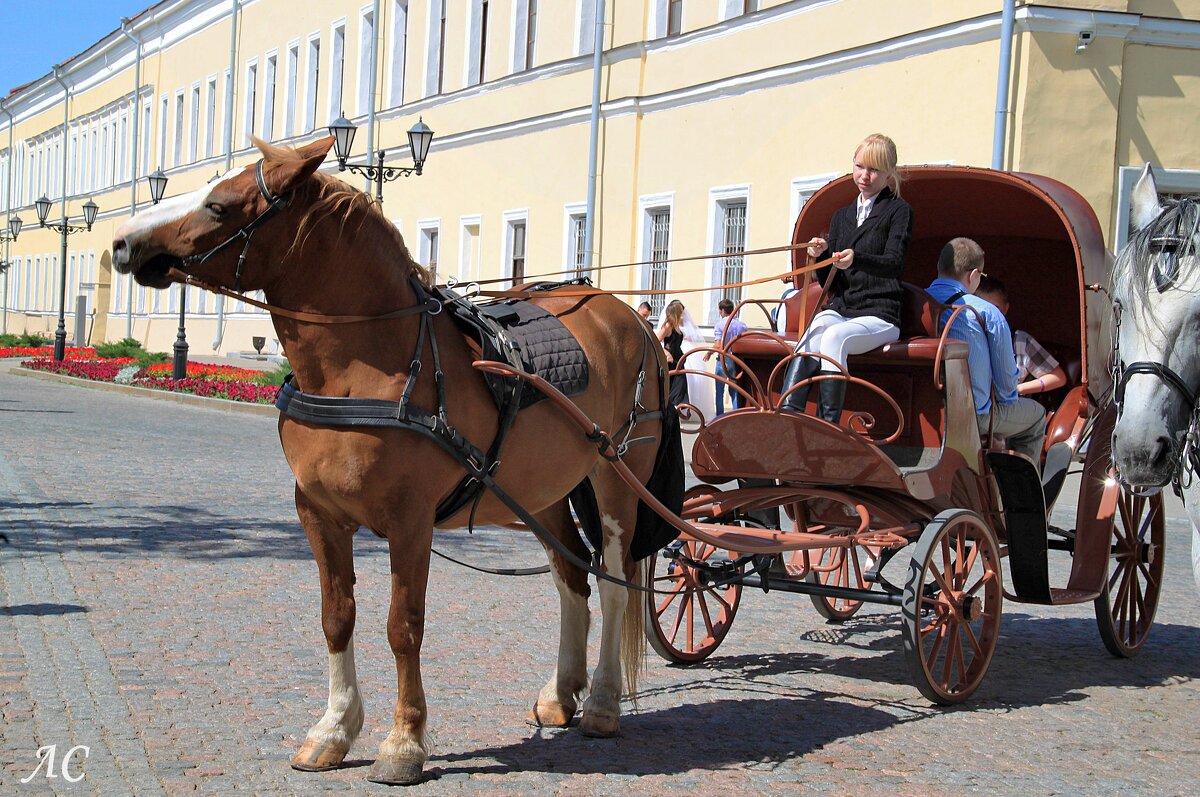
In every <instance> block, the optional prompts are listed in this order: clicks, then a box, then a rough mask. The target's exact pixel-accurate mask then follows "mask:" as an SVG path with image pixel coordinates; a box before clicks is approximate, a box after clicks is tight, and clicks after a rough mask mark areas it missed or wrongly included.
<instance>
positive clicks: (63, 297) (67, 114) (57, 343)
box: [47, 64, 79, 359]
mask: <svg viewBox="0 0 1200 797" xmlns="http://www.w3.org/2000/svg"><path fill="white" fill-rule="evenodd" d="M51 69H52V70H53V71H52V74H53V75H54V79H55V80H56V81H58V85H60V86H62V90H63V132H62V150H63V160H62V197H61V200H60V202H59V206H60V208H61V210H62V223H63V226H64V227H65V226H66V224H67V163H68V161H67V158H68V156H69V155H70V153H69V152H68V149H70V148H69V147H68V146H67V142H68V141H69V140H70V138H69V137H68V136H67V128H68V127H70V123H71V89H70V87H68V86H67V81H65V80H63V79H62V65H61V64H56V65H55V66H53V67H51ZM48 177H49V175H47V178H48ZM47 182H49V180H48V179H47ZM61 238H62V255H61V257H62V260H61V261H60V262H59V264H58V265H59V267H60V269H59V274H60V277H59V282H58V318H59V325H58V329H56V330H55V332H54V351H55V357H58V358H59V359H62V356H63V355H62V353H63V349H64V347H65V341H66V338H65V337H64V336H65V335H66V329H65V328H64V326H63V319H64V318H66V314H67V233H66V232H63V233H62V235H61ZM75 345H79V341H76V342H75Z"/></svg>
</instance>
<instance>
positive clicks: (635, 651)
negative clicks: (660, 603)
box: [621, 560, 649, 708]
mask: <svg viewBox="0 0 1200 797" xmlns="http://www.w3.org/2000/svg"><path fill="white" fill-rule="evenodd" d="M648 567H649V565H648V564H647V563H646V561H645V560H643V561H635V562H633V575H632V576H631V577H630V579H629V583H631V584H633V585H635V586H639V587H640V586H643V585H645V583H646V570H647V568H648ZM626 592H627V593H628V595H629V602H628V603H626V604H625V618H624V622H623V623H622V626H621V668H622V669H623V670H624V671H625V693H626V694H627V695H629V699H630V700H632V701H633V705H634V707H635V708H636V707H637V697H638V677H639V676H640V675H641V672H642V662H643V661H644V660H645V658H646V600H647V596H646V593H645V592H642V591H641V590H636V589H631V590H627V591H626Z"/></svg>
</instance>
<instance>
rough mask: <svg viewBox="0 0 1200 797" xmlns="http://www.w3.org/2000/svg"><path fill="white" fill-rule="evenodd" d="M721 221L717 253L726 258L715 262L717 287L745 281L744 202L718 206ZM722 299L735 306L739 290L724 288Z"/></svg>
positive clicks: (739, 297)
mask: <svg viewBox="0 0 1200 797" xmlns="http://www.w3.org/2000/svg"><path fill="white" fill-rule="evenodd" d="M718 215H719V216H720V219H721V232H720V236H721V242H720V247H721V248H720V249H719V250H718V252H719V253H721V254H724V255H726V257H724V258H722V259H721V260H719V261H717V263H718V268H719V271H718V273H717V274H716V275H715V276H716V279H717V280H718V282H717V283H716V284H717V285H730V284H733V283H736V282H741V281H742V280H743V279H745V276H744V275H745V258H744V257H743V256H742V254H741V253H742V252H745V251H746V202H745V200H742V201H741V202H728V203H722V204H721V205H720V206H719V214H718ZM721 296H722V298H725V299H729V300H730V301H732V302H733V303H734V304H735V305H736V304H737V303H738V302H740V301H741V300H742V289H741V288H726V289H725V290H723V291H721Z"/></svg>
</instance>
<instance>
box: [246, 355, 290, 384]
mask: <svg viewBox="0 0 1200 797" xmlns="http://www.w3.org/2000/svg"><path fill="white" fill-rule="evenodd" d="M291 372H292V366H291V365H290V364H288V362H287V361H286V360H285V361H284V362H281V363H279V364H278V365H276V366H275V367H274V368H272V369H271V370H270V371H262V372H261V373H259V375H258V376H256V377H255V378H254V381H255V382H256V383H257V384H260V385H282V384H283V380H284V379H286V378H287V375H288V374H290V373H291Z"/></svg>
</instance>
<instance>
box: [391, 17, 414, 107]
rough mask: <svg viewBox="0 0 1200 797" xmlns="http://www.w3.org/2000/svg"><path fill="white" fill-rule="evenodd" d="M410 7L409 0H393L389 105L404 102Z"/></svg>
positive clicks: (396, 105)
mask: <svg viewBox="0 0 1200 797" xmlns="http://www.w3.org/2000/svg"><path fill="white" fill-rule="evenodd" d="M408 9H409V0H393V3H392V35H391V41H390V42H389V43H388V47H389V48H390V51H389V53H388V57H389V59H390V61H389V62H388V64H389V68H388V80H389V83H388V107H391V108H396V107H398V106H401V105H403V104H404V74H405V67H406V64H405V59H406V58H408Z"/></svg>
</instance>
